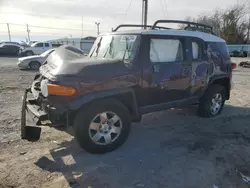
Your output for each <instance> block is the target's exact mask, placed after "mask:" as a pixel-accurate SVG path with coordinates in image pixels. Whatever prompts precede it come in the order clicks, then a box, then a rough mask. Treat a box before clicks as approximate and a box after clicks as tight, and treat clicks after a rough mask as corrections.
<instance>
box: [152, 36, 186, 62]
mask: <svg viewBox="0 0 250 188" xmlns="http://www.w3.org/2000/svg"><path fill="white" fill-rule="evenodd" d="M150 60H151V62H152V63H155V62H157V63H163V62H164V63H171V62H177V61H182V60H183V48H182V43H181V41H180V40H178V39H151V41H150Z"/></svg>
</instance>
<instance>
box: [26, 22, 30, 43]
mask: <svg viewBox="0 0 250 188" xmlns="http://www.w3.org/2000/svg"><path fill="white" fill-rule="evenodd" d="M26 26H27V33H28V40H29V42H30V30H29V25H28V24H27V25H26Z"/></svg>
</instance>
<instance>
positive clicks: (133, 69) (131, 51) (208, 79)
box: [21, 20, 232, 153]
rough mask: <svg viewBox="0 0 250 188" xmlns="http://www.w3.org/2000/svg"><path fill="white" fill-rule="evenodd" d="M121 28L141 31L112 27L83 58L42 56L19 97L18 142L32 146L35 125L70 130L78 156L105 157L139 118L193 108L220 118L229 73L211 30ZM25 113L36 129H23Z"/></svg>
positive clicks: (222, 45)
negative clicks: (79, 149)
mask: <svg viewBox="0 0 250 188" xmlns="http://www.w3.org/2000/svg"><path fill="white" fill-rule="evenodd" d="M160 23H178V24H186V25H187V26H186V27H185V28H184V29H170V28H167V27H160V26H158V24H160ZM122 27H142V26H141V25H120V26H118V27H117V28H116V29H115V30H113V31H112V32H111V33H108V34H103V35H101V36H99V37H98V38H97V39H96V41H95V43H94V45H93V47H92V49H91V51H90V53H89V55H88V56H87V57H85V56H79V55H77V54H76V53H74V52H72V51H70V50H68V49H66V48H64V47H59V48H58V49H56V50H55V52H54V53H52V54H51V55H50V56H49V57H48V59H47V60H46V62H45V63H44V64H43V65H42V66H41V67H40V71H39V74H37V75H36V76H35V78H34V81H33V83H32V85H31V87H30V88H28V89H26V90H25V93H24V96H23V104H22V118H21V137H22V138H23V139H27V140H38V139H39V138H40V134H41V128H40V127H39V126H41V125H48V122H49V125H50V126H55V125H58V124H63V125H66V126H68V125H72V126H73V129H74V132H75V137H76V139H77V141H78V142H79V144H80V146H81V147H82V148H83V149H85V150H86V151H88V152H91V153H105V152H110V151H112V150H114V149H116V148H118V147H119V146H121V145H122V144H123V143H124V142H125V140H126V139H127V137H128V135H129V132H130V125H131V122H139V121H140V120H141V116H142V115H143V114H146V113H150V112H155V111H159V110H163V109H168V108H172V107H182V106H186V105H194V104H196V105H198V113H199V115H200V116H202V117H214V116H217V115H219V114H220V113H221V111H222V109H223V106H224V102H225V100H228V99H229V97H230V90H231V78H232V67H231V61H230V56H229V52H228V49H227V46H226V42H225V41H224V40H223V39H221V38H219V37H217V36H215V35H214V34H213V32H212V28H211V27H209V26H206V25H202V24H197V23H193V22H185V21H178V20H177V21H176V20H158V21H156V22H155V24H154V25H153V26H146V27H145V28H144V29H140V30H139V29H138V30H131V31H118V30H119V29H120V28H122ZM27 95H31V98H28V97H27ZM26 111H27V112H29V113H30V114H31V115H32V116H33V117H34V118H36V119H37V123H36V126H27V125H26Z"/></svg>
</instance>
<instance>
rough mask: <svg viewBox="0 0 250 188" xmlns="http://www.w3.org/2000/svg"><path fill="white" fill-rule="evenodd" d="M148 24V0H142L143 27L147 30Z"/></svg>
mask: <svg viewBox="0 0 250 188" xmlns="http://www.w3.org/2000/svg"><path fill="white" fill-rule="evenodd" d="M147 22H148V0H142V25H144V29H147Z"/></svg>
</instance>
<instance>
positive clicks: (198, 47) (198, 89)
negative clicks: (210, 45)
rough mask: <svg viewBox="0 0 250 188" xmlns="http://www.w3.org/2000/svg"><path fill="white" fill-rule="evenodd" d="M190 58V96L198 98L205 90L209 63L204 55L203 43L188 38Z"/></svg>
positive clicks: (197, 39) (199, 40)
mask: <svg viewBox="0 0 250 188" xmlns="http://www.w3.org/2000/svg"><path fill="white" fill-rule="evenodd" d="M189 46H190V56H191V59H192V77H191V86H190V95H191V96H199V95H201V94H202V93H203V91H204V90H205V89H206V86H207V81H208V68H209V62H208V58H207V55H206V53H205V51H206V46H205V42H204V41H203V40H202V39H199V38H189Z"/></svg>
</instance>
